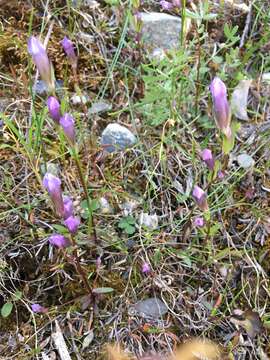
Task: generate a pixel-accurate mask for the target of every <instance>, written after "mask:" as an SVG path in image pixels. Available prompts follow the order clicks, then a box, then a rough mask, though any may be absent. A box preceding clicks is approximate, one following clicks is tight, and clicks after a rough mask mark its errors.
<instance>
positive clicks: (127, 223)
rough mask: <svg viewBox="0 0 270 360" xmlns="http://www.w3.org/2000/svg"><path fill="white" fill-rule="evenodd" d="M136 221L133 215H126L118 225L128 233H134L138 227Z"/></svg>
mask: <svg viewBox="0 0 270 360" xmlns="http://www.w3.org/2000/svg"><path fill="white" fill-rule="evenodd" d="M135 224H136V221H135V219H134V218H133V217H132V216H126V217H123V218H122V219H121V220H120V221H119V223H118V227H119V228H120V229H122V230H123V231H124V232H125V233H127V234H128V235H132V234H134V233H135V231H136V228H135V226H134V225H135Z"/></svg>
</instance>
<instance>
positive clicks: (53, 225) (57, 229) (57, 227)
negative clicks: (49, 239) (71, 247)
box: [52, 224, 68, 234]
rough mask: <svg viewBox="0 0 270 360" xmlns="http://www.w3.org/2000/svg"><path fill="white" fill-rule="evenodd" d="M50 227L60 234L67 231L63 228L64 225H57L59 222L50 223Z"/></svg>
mask: <svg viewBox="0 0 270 360" xmlns="http://www.w3.org/2000/svg"><path fill="white" fill-rule="evenodd" d="M52 227H53V228H54V230H55V231H56V232H58V233H60V234H66V233H67V232H68V231H67V229H66V228H65V226H63V225H59V224H52Z"/></svg>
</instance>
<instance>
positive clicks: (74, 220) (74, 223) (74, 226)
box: [64, 216, 81, 234]
mask: <svg viewBox="0 0 270 360" xmlns="http://www.w3.org/2000/svg"><path fill="white" fill-rule="evenodd" d="M80 223H81V222H80V219H79V218H78V217H75V216H70V217H69V218H67V219H66V220H65V221H64V224H65V225H66V227H67V228H68V231H69V232H70V233H71V234H76V232H77V230H78V227H79V225H80Z"/></svg>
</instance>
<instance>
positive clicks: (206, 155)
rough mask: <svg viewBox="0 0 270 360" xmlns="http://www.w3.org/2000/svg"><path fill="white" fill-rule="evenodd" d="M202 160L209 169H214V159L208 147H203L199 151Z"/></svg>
mask: <svg viewBox="0 0 270 360" xmlns="http://www.w3.org/2000/svg"><path fill="white" fill-rule="evenodd" d="M201 158H202V160H203V161H204V162H205V163H206V165H207V166H208V168H209V169H210V170H214V167H215V159H214V157H213V155H212V151H211V150H210V149H204V150H203V151H202V153H201Z"/></svg>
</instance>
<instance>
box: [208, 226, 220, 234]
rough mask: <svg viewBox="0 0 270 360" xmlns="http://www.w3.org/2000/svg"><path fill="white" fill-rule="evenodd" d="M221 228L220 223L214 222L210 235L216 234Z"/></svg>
mask: <svg viewBox="0 0 270 360" xmlns="http://www.w3.org/2000/svg"><path fill="white" fill-rule="evenodd" d="M219 229H220V224H218V223H217V224H214V225H213V226H211V228H210V232H209V235H210V236H214V235H216V234H217V233H218V230H219Z"/></svg>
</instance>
